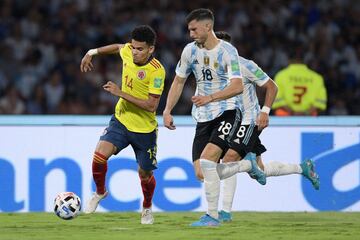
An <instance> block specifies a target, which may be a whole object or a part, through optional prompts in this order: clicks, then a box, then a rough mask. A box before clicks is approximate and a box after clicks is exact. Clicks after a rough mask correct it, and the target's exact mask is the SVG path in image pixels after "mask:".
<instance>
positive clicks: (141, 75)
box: [137, 70, 146, 80]
mask: <svg viewBox="0 0 360 240" xmlns="http://www.w3.org/2000/svg"><path fill="white" fill-rule="evenodd" d="M137 77H138V79H140V80H143V79H144V78H145V77H146V73H145V71H144V70H139V71H138V72H137Z"/></svg>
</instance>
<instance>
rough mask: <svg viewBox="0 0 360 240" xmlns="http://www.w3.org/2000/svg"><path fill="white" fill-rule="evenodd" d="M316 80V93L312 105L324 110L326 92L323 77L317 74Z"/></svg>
mask: <svg viewBox="0 0 360 240" xmlns="http://www.w3.org/2000/svg"><path fill="white" fill-rule="evenodd" d="M317 82H318V86H317V88H316V89H317V91H316V92H317V95H316V96H315V101H314V107H316V108H318V109H320V110H322V111H324V110H326V102H327V92H326V88H325V85H324V79H323V77H321V76H318V79H317Z"/></svg>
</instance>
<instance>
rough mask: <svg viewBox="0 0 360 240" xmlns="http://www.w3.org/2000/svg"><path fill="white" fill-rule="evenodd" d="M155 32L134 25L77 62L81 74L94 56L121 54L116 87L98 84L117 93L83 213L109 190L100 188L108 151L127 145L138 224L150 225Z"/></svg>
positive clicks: (161, 73)
mask: <svg viewBox="0 0 360 240" xmlns="http://www.w3.org/2000/svg"><path fill="white" fill-rule="evenodd" d="M155 42H156V34H155V32H154V30H153V29H152V28H151V27H149V26H138V27H136V28H134V30H133V31H132V33H131V42H130V43H126V44H112V45H107V46H104V47H100V48H97V49H90V50H89V51H88V52H87V53H86V54H85V56H84V57H83V59H82V61H81V65H80V69H81V71H82V72H88V71H91V70H92V69H93V65H92V63H91V60H92V58H93V57H94V56H95V55H101V54H120V57H121V58H122V60H123V72H122V84H121V89H120V88H119V87H118V86H117V85H116V84H115V83H113V82H110V81H109V82H107V83H106V84H105V85H104V86H103V88H104V89H105V90H106V91H108V92H110V93H111V94H113V95H115V96H118V97H119V101H118V103H117V104H116V108H115V114H114V115H113V116H112V118H111V120H110V123H109V126H108V127H107V128H106V129H105V131H104V134H103V135H102V136H101V137H100V140H99V142H98V144H97V146H96V149H95V153H94V158H93V162H92V172H93V178H94V181H95V184H96V192H95V193H94V194H93V196H92V198H91V199H90V201H89V202H88V205H87V207H86V209H85V213H92V212H94V211H95V210H96V208H97V206H98V204H99V202H100V200H102V199H103V198H105V197H106V196H107V194H108V192H107V190H106V187H105V175H106V171H107V160H108V158H109V157H110V156H112V155H113V154H117V153H119V152H120V151H121V150H122V149H124V148H126V147H127V146H128V145H131V146H132V148H133V149H134V152H135V155H136V160H137V162H138V165H139V168H138V169H139V170H138V171H139V176H140V179H141V187H142V192H143V195H144V201H143V211H142V215H141V224H152V223H153V222H154V218H153V216H152V211H151V205H152V197H153V194H154V190H155V186H156V181H155V177H154V175H153V170H154V169H156V168H157V167H156V165H157V161H156V149H157V145H156V137H157V121H156V116H155V111H156V109H157V107H158V104H159V101H160V95H161V93H162V91H163V89H164V81H165V70H164V67H163V66H162V65H161V63H160V62H159V61H158V60H157V59H155V58H154V57H153V56H152V54H153V52H154V50H155Z"/></svg>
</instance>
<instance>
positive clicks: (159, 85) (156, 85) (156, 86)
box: [154, 77, 162, 88]
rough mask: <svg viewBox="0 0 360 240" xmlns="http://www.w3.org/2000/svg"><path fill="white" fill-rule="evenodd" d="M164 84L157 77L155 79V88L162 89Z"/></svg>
mask: <svg viewBox="0 0 360 240" xmlns="http://www.w3.org/2000/svg"><path fill="white" fill-rule="evenodd" d="M161 84H162V79H161V78H159V77H157V78H155V79H154V88H160V87H161Z"/></svg>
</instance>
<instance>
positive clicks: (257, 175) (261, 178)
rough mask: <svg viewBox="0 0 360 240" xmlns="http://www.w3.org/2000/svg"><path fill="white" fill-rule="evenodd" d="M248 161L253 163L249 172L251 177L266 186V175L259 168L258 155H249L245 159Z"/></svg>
mask: <svg viewBox="0 0 360 240" xmlns="http://www.w3.org/2000/svg"><path fill="white" fill-rule="evenodd" d="M245 159H246V160H249V161H250V162H251V170H250V172H249V175H250V177H252V178H254V179H255V180H256V181H258V183H260V184H261V185H265V184H266V175H265V173H264V171H263V170H261V168H260V167H259V166H258V164H257V162H256V155H255V154H254V153H249V154H247V155H246V157H245Z"/></svg>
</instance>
